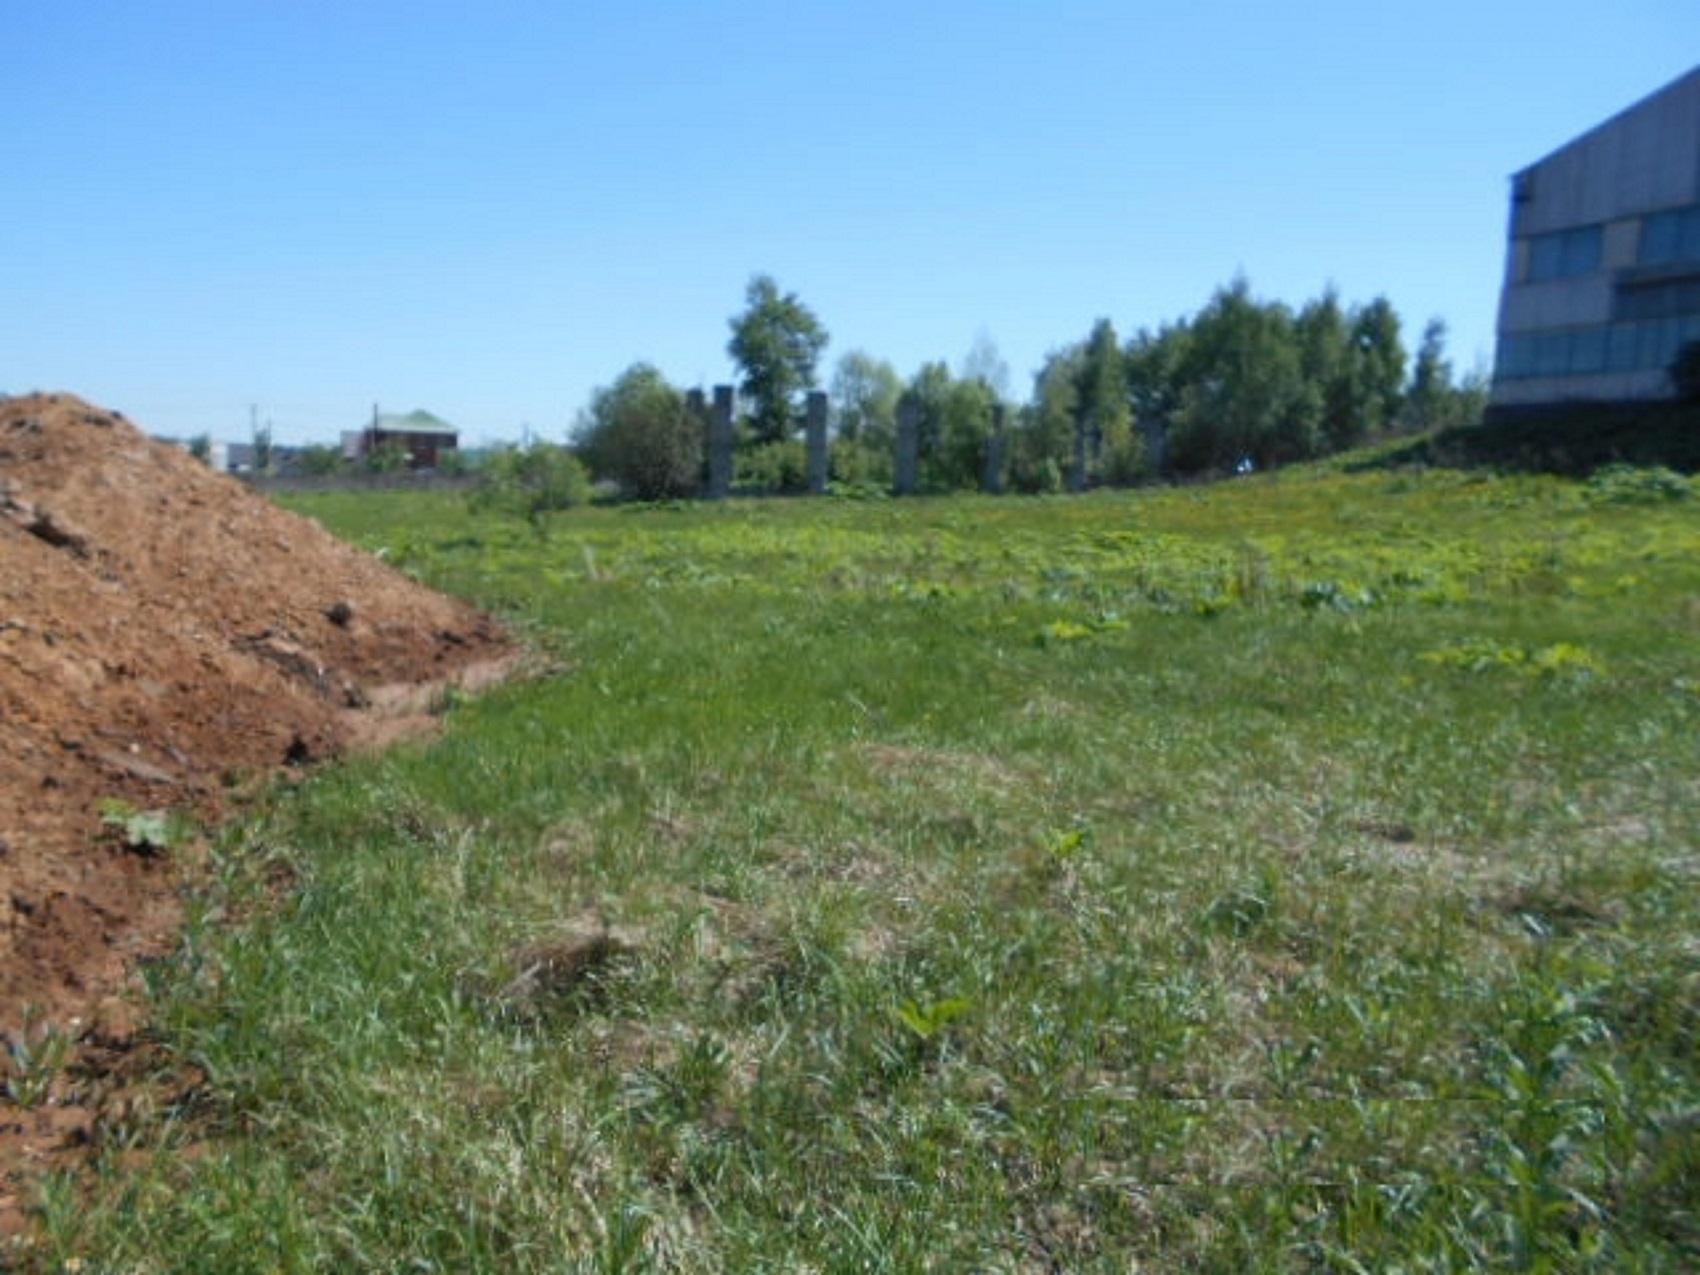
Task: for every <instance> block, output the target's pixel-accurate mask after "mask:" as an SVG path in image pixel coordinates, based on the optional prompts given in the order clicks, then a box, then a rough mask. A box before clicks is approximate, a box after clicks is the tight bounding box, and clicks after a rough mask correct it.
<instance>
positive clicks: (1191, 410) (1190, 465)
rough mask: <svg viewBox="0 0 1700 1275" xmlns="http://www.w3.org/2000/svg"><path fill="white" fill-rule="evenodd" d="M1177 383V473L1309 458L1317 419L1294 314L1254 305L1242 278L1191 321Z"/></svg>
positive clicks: (1272, 305)
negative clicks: (1181, 402) (1180, 394)
mask: <svg viewBox="0 0 1700 1275" xmlns="http://www.w3.org/2000/svg"><path fill="white" fill-rule="evenodd" d="M1182 377H1183V380H1184V381H1185V383H1186V390H1185V396H1186V405H1185V407H1184V408H1183V409H1182V412H1181V420H1180V428H1179V429H1178V430H1177V431H1176V434H1175V437H1174V438H1173V440H1172V444H1171V455H1170V460H1171V462H1172V463H1173V464H1174V465H1175V467H1176V468H1178V469H1181V470H1200V469H1213V468H1216V469H1221V468H1229V467H1232V466H1234V465H1237V464H1238V463H1240V462H1241V461H1242V460H1250V461H1252V462H1253V463H1254V464H1256V465H1257V466H1258V467H1259V468H1266V467H1268V466H1270V465H1278V464H1283V463H1285V462H1287V461H1292V460H1299V459H1302V458H1304V457H1306V456H1310V455H1313V454H1314V453H1315V451H1316V445H1317V435H1318V418H1319V415H1320V413H1319V411H1318V408H1317V403H1316V400H1315V398H1314V396H1313V395H1311V394H1309V393H1307V391H1306V385H1305V381H1304V371H1303V367H1302V366H1301V360H1300V357H1299V345H1298V341H1297V339H1296V337H1295V334H1294V322H1293V315H1292V312H1291V311H1289V310H1288V309H1287V307H1286V306H1284V305H1280V304H1279V303H1264V302H1260V301H1258V300H1257V299H1256V298H1255V297H1253V296H1252V295H1251V285H1250V284H1248V283H1247V282H1246V280H1245V279H1243V278H1239V279H1235V280H1234V282H1233V283H1232V284H1231V285H1229V286H1228V287H1226V288H1220V289H1218V290H1217V292H1216V295H1215V296H1214V297H1212V298H1211V299H1210V303H1209V304H1208V305H1206V306H1205V307H1204V309H1203V310H1201V311H1199V313H1198V315H1197V317H1196V318H1195V319H1194V320H1193V323H1192V335H1191V340H1190V341H1189V342H1188V345H1187V358H1186V364H1185V368H1184V370H1183V372H1182Z"/></svg>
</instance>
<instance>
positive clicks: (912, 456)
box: [891, 398, 921, 496]
mask: <svg viewBox="0 0 1700 1275" xmlns="http://www.w3.org/2000/svg"><path fill="white" fill-rule="evenodd" d="M892 459H893V468H894V470H895V476H894V477H893V479H892V483H891V493H892V495H894V496H913V495H914V494H915V484H916V479H917V478H918V477H919V474H920V468H921V408H920V406H919V405H918V404H916V403H914V402H911V401H910V400H909V399H906V398H905V399H902V400H900V401H899V402H898V404H897V446H896V455H895V456H894V457H893V458H892Z"/></svg>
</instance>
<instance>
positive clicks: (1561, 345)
mask: <svg viewBox="0 0 1700 1275" xmlns="http://www.w3.org/2000/svg"><path fill="white" fill-rule="evenodd" d="M1694 340H1700V315H1691V316H1689V317H1687V318H1680V319H1654V320H1648V321H1643V322H1638V323H1611V324H1606V325H1602V326H1592V327H1582V328H1553V329H1550V330H1548V331H1545V332H1512V333H1508V334H1506V335H1505V336H1503V337H1501V338H1500V341H1499V353H1498V359H1497V361H1496V364H1495V367H1494V377H1495V379H1496V380H1500V381H1522V380H1528V379H1530V378H1531V377H1538V376H1539V377H1548V376H1550V377H1557V376H1593V375H1597V374H1599V373H1604V372H1650V371H1657V370H1660V369H1663V368H1667V367H1669V366H1670V365H1671V362H1672V360H1674V359H1675V358H1676V355H1677V351H1679V350H1680V349H1682V347H1683V344H1684V343H1685V342H1687V341H1694Z"/></svg>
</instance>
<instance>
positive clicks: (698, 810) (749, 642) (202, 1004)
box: [22, 468, 1700, 1272]
mask: <svg viewBox="0 0 1700 1275" xmlns="http://www.w3.org/2000/svg"><path fill="white" fill-rule="evenodd" d="M294 503H295V505H296V507H298V508H299V509H301V510H302V511H304V512H306V513H308V514H310V515H312V516H314V517H317V518H319V519H321V520H322V521H323V522H325V523H326V524H327V525H328V526H329V527H331V528H332V529H333V530H335V531H337V532H339V533H340V534H343V535H346V536H348V537H349V538H350V539H352V540H354V541H356V542H357V543H360V544H362V545H364V546H366V547H369V548H372V549H376V550H381V551H382V552H383V553H384V554H385V556H386V557H388V559H389V560H390V561H391V562H393V563H395V564H397V565H398V566H400V567H402V568H403V569H405V570H407V571H409V572H411V573H413V574H415V575H417V576H418V577H419V578H421V579H423V580H426V581H428V582H430V583H432V584H435V585H438V586H441V587H443V588H446V589H448V590H451V591H454V592H457V593H460V594H463V595H465V596H467V597H470V598H472V599H474V600H476V601H478V602H480V603H482V604H484V605H487V606H489V607H491V608H494V609H495V610H496V611H497V612H498V613H499V614H501V615H502V616H504V617H505V618H507V619H508V620H509V621H510V622H511V623H512V624H513V625H514V626H515V628H516V629H517V630H518V631H519V632H520V633H522V634H523V635H524V636H525V638H526V640H527V642H528V643H530V644H531V646H532V647H533V648H534V651H535V663H536V665H537V668H538V670H539V671H538V673H537V675H536V676H534V677H532V678H530V679H528V680H525V681H522V682H517V683H514V684H510V685H508V686H506V687H504V688H502V689H499V690H497V691H495V692H494V693H492V694H490V695H488V696H486V697H483V698H481V699H478V700H475V701H461V700H458V699H457V700H452V701H451V702H449V703H446V704H445V705H444V706H443V708H444V713H445V716H446V719H447V722H446V727H447V729H446V733H445V734H444V735H443V737H442V738H440V739H439V740H437V741H435V742H432V743H429V744H416V745H412V746H406V747H403V748H402V749H400V750H399V751H396V752H393V753H391V754H388V755H385V756H383V757H380V758H374V759H368V760H363V761H358V762H354V763H351V764H347V765H341V766H337V767H334V768H331V769H327V770H325V771H323V772H322V773H320V774H318V775H317V776H315V777H314V778H312V779H311V780H310V781H308V782H305V783H301V784H299V785H296V786H293V787H287V788H279V789H277V790H275V791H274V792H273V793H272V794H271V795H270V796H269V797H268V798H267V799H266V800H265V801H264V803H263V804H262V806H261V808H260V809H258V810H257V811H256V812H254V813H253V815H252V817H251V818H249V819H248V820H247V821H246V822H244V823H242V824H240V825H239V826H235V827H232V828H230V829H228V830H226V831H225V833H224V834H223V835H222V837H221V839H220V841H219V844H218V847H217V849H216V851H215V858H216V864H217V873H216V883H215V888H213V889H212V890H211V891H210V892H209V893H208V894H207V895H206V896H205V897H203V898H199V899H197V900H196V901H195V903H194V905H193V908H192V913H193V914H192V919H191V924H190V927H189V930H188V933H187V935H186V937H185V940H184V944H183V947H182V950H181V952H180V954H179V955H178V956H177V957H176V959H174V960H173V961H172V962H170V963H169V964H168V965H165V966H162V967H160V968H159V969H157V970H156V971H154V974H153V983H154V994H155V997H156V1000H155V1007H154V1013H155V1021H156V1024H157V1030H158V1031H159V1033H160V1034H161V1035H162V1037H163V1039H164V1040H165V1041H166V1042H167V1043H168V1045H169V1046H170V1048H171V1049H172V1050H174V1051H175V1052H176V1053H177V1054H178V1055H180V1056H181V1057H183V1058H185V1059H188V1060H191V1061H193V1062H194V1063H196V1064H197V1065H199V1066H201V1067H203V1068H204V1069H205V1070H206V1073H207V1075H208V1077H209V1080H208V1084H207V1087H206V1092H205V1094H204V1096H203V1098H202V1100H201V1101H200V1103H199V1104H198V1106H197V1107H196V1108H195V1109H194V1110H192V1111H187V1112H169V1111H168V1112H151V1113H146V1112H144V1113H138V1116H137V1118H136V1120H135V1122H134V1125H133V1127H132V1128H130V1129H127V1130H126V1131H124V1134H125V1136H124V1138H121V1139H118V1140H117V1143H118V1144H117V1145H115V1146H114V1147H113V1149H112V1153H111V1155H110V1156H109V1157H108V1159H107V1160H106V1161H105V1162H104V1167H103V1168H101V1169H100V1170H99V1171H98V1172H97V1173H96V1174H95V1175H94V1180H93V1181H92V1183H91V1182H90V1181H88V1180H86V1179H85V1180H83V1181H72V1180H70V1179H63V1180H51V1181H49V1182H48V1183H47V1184H46V1189H45V1192H44V1195H43V1201H42V1208H41V1211H40V1222H41V1239H40V1241H39V1245H38V1247H37V1248H36V1249H35V1250H34V1251H33V1253H32V1254H28V1255H25V1257H24V1258H23V1259H22V1260H25V1261H27V1262H29V1263H31V1264H32V1265H31V1268H32V1269H37V1268H38V1269H42V1270H53V1271H57V1270H61V1269H80V1270H83V1271H92V1270H114V1271H118V1270H125V1271H128V1270H136V1271H162V1272H163V1271H208V1272H213V1271H217V1272H232V1271H309V1270H394V1271H415V1270H417V1271H468V1270H480V1271H504V1272H506V1271H562V1270H577V1271H587V1272H589V1271H596V1272H615V1271H647V1270H678V1271H726V1272H745V1271H772V1272H781V1271H784V1272H795V1271H820V1272H828V1271H832V1272H836V1271H912V1270H929V1269H930V1270H940V1271H959V1270H960V1271H1033V1272H1043V1271H1128V1270H1148V1271H1189V1270H1190V1271H1224V1272H1226V1271H1236V1272H1237V1271H1377V1272H1380V1271H1394V1270H1402V1271H1456V1270H1466V1269H1482V1270H1530V1271H1539V1270H1551V1271H1572V1270H1602V1271H1607V1270H1610V1271H1625V1270H1637V1271H1641V1270H1645V1271H1659V1270H1668V1271H1678V1270H1691V1269H1694V1268H1695V1266H1696V1264H1697V1263H1700V1055H1697V1049H1700V1044H1697V1042H1700V949H1697V947H1696V934H1697V932H1700V930H1697V925H1696V920H1697V914H1700V904H1697V899H1696V880H1697V877H1700V486H1696V485H1694V484H1693V483H1692V482H1690V481H1687V480H1683V479H1680V478H1677V477H1675V476H1674V475H1669V474H1663V473H1657V472H1647V471H1611V472H1607V473H1605V474H1602V475H1600V476H1598V477H1596V478H1595V479H1594V480H1592V481H1591V482H1576V481H1564V480H1559V479H1552V478H1533V477H1525V478H1490V477H1485V476H1482V475H1476V474H1464V473H1451V472H1443V471H1433V470H1431V471H1410V472H1381V473H1360V474H1347V473H1344V472H1340V471H1339V470H1337V469H1328V468H1323V469H1314V470H1310V471H1306V472H1303V473H1300V472H1290V473H1286V474H1282V475H1275V476H1269V477H1260V478H1255V479H1250V480H1242V481H1237V482H1234V483H1230V484H1225V485H1221V486H1216V487H1211V488H1200V489H1194V490H1176V491H1162V492H1150V493H1132V494H1102V495H1093V496H1090V497H1085V498H1078V499H1054V500H1051V499H1005V500H1000V501H990V500H978V499H967V498H964V499H953V500H945V501H938V502H930V501H920V500H917V501H906V502H892V501H866V502H856V501H848V500H836V501H835V500H820V501H772V502H755V503H741V502H734V503H731V504H727V505H723V506H716V507H689V508H644V509H629V510H616V509H591V510H585V511H575V512H570V513H565V514H561V515H558V516H557V517H556V518H555V519H554V521H552V522H551V523H550V524H548V526H547V527H546V528H545V534H543V535H539V534H538V533H536V532H535V531H534V530H533V529H532V528H531V527H530V526H528V525H526V524H525V523H523V522H521V521H518V520H514V519H503V518H500V517H496V516H474V515H472V514H469V513H468V512H467V511H466V508H465V506H464V504H462V503H461V502H459V501H458V500H456V499H455V498H453V497H430V496H417V495H405V494H403V495H388V494H362V495H358V496H321V497H312V498H300V499H298V500H297V501H296V502H294ZM280 883H283V885H282V886H281V887H280ZM233 918H240V919H239V921H237V922H235V923H233V920H232V919H233ZM137 1149H146V1150H152V1151H153V1152H154V1153H153V1154H151V1155H142V1156H138V1155H136V1154H135V1151H136V1150H137ZM79 1263H80V1265H79Z"/></svg>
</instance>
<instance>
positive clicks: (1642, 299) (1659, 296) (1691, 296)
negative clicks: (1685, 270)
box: [1616, 276, 1700, 319]
mask: <svg viewBox="0 0 1700 1275" xmlns="http://www.w3.org/2000/svg"><path fill="white" fill-rule="evenodd" d="M1616 308H1617V317H1618V318H1620V319H1671V318H1681V317H1682V316H1684V315H1689V314H1700V276H1697V277H1694V278H1687V279H1667V280H1664V281H1662V282H1659V283H1643V284H1639V285H1634V286H1625V285H1620V286H1619V288H1618V292H1617V307H1616Z"/></svg>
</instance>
